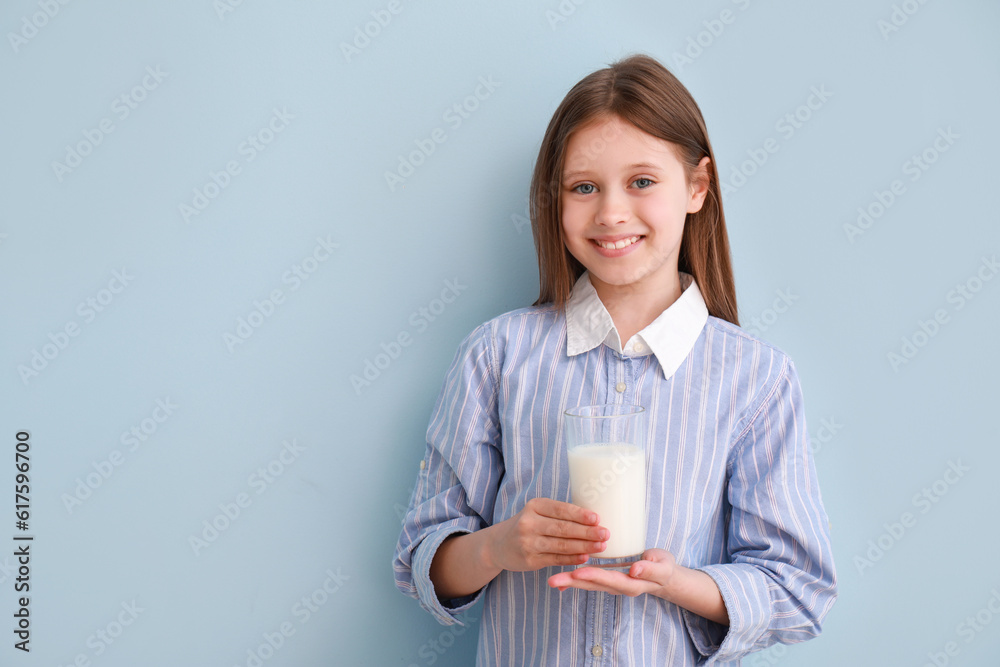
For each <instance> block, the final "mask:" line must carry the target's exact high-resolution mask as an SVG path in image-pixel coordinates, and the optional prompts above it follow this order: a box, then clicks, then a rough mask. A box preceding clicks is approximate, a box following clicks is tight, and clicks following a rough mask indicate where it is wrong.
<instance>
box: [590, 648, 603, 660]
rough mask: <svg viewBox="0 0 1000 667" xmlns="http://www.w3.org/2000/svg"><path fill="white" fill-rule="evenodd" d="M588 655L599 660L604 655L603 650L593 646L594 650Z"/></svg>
mask: <svg viewBox="0 0 1000 667" xmlns="http://www.w3.org/2000/svg"><path fill="white" fill-rule="evenodd" d="M590 654H591V655H592V656H594V657H595V658H600V657H601V656H602V655H604V649H602V648H601V647H600V646H595V647H594V648H592V649H590Z"/></svg>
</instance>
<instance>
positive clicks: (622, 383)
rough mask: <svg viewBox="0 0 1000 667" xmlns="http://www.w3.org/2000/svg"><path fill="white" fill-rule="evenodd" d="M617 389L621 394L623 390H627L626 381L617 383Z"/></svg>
mask: <svg viewBox="0 0 1000 667" xmlns="http://www.w3.org/2000/svg"><path fill="white" fill-rule="evenodd" d="M615 391H617V392H618V393H619V394H620V393H622V392H623V391H625V383H624V382H619V383H618V384H616V385H615Z"/></svg>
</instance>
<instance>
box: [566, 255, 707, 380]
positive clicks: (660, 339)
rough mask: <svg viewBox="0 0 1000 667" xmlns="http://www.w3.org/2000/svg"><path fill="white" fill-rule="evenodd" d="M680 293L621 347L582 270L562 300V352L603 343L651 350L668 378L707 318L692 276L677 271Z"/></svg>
mask: <svg viewBox="0 0 1000 667" xmlns="http://www.w3.org/2000/svg"><path fill="white" fill-rule="evenodd" d="M679 275H680V281H681V295H680V297H679V298H678V299H677V300H676V301H674V302H673V303H672V304H670V306H668V307H667V309H666V310H664V311H663V312H662V313H660V314H659V316H657V318H656V319H655V320H653V321H652V322H650V323H649V325H647V326H646V328H644V329H643V330H642V331H640V332H639V333H637V334H636V335H635V336H633V337H632V338H631V339H629V340H628V341H627V342H626V344H625V347H624V350H623V349H622V346H621V339H620V337H619V335H618V330H617V329H615V323H614V322H613V321H612V319H611V315H610V314H609V313H608V309H607V308H605V307H604V303H602V302H601V298H600V297H599V296H597V290H596V289H594V285H593V284H592V283H591V282H590V274H589V273H588V272H586V271H584V272H583V275H582V276H580V278H579V279H578V280H577V281H576V285H574V286H573V291H572V292H571V293H570V296H569V301H567V303H566V353H567V354H568V355H569V356H575V355H577V354H582V353H584V352H589V351H590V350H592V349H594V348H595V347H597V346H598V345H600V344H602V343H603V344H605V345H607V346H608V347H610V348H611V349H613V350H615V351H616V352H619V353H623V354H628V355H637V356H641V355H643V354H649V353H652V354H654V355H655V356H656V360H657V361H658V362H659V363H660V367H661V368H662V369H663V377H664V378H666V379H669V378H670V376H671V375H673V374H674V372H675V371H676V370H677V368H678V367H680V365H681V363H682V362H683V361H684V359H685V358H686V357H687V355H688V354H689V353H690V352H691V348H693V347H694V343H695V341H696V340H698V336H700V335H701V330H702V329H703V328H704V326H705V323H706V322H707V321H708V307H707V306H706V305H705V300H704V298H702V296H701V290H699V289H698V285H697V283H695V281H694V278H693V277H692V276H691V275H689V274H687V273H683V272H681V273H680V274H679Z"/></svg>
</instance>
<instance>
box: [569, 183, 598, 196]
mask: <svg viewBox="0 0 1000 667" xmlns="http://www.w3.org/2000/svg"><path fill="white" fill-rule="evenodd" d="M581 188H590V190H586V191H584V190H581ZM593 191H594V185H593V183H580V185H578V186H576V187H575V188H573V192H579V193H580V194H581V195H589V194H591V193H592V192H593Z"/></svg>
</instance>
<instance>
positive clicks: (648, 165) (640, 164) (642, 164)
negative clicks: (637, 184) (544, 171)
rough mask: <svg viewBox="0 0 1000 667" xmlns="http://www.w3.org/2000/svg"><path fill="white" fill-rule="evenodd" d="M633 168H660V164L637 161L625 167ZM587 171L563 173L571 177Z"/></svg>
mask: <svg viewBox="0 0 1000 667" xmlns="http://www.w3.org/2000/svg"><path fill="white" fill-rule="evenodd" d="M632 169H654V170H659V169H660V167H659V166H658V165H655V164H651V163H649V162H636V163H635V164H630V165H628V166H626V167H625V170H626V171H631V170H632ZM587 173H589V171H588V170H583V171H568V172H566V173H564V174H563V178H570V177H572V176H580V175H583V174H587Z"/></svg>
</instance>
